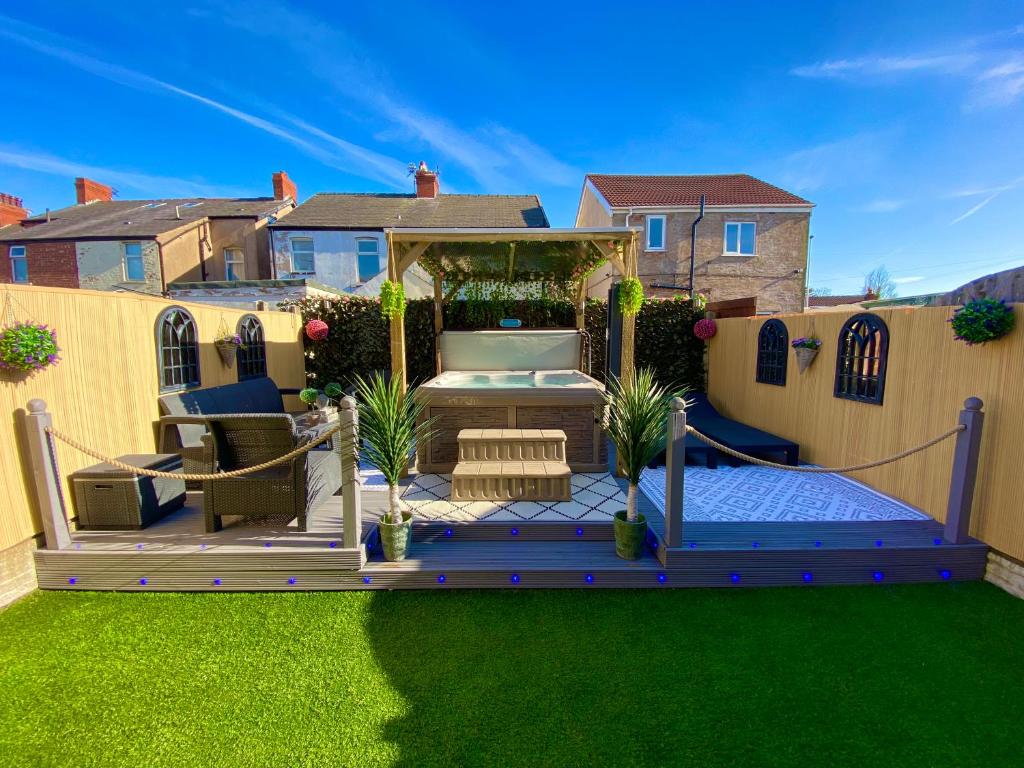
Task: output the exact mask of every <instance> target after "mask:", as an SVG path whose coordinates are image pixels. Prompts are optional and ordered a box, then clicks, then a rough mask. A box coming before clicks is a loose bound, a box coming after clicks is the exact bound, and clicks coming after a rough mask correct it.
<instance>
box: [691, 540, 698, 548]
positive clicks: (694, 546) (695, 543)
mask: <svg viewBox="0 0 1024 768" xmlns="http://www.w3.org/2000/svg"><path fill="white" fill-rule="evenodd" d="M696 548H697V542H696V541H691V542H690V549H696Z"/></svg>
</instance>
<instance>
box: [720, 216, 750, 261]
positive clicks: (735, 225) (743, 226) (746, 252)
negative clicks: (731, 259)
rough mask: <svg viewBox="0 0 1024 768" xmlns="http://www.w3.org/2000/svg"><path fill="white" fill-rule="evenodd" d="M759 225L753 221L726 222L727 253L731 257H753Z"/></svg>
mask: <svg viewBox="0 0 1024 768" xmlns="http://www.w3.org/2000/svg"><path fill="white" fill-rule="evenodd" d="M756 235H757V225H756V224H755V223H754V222H752V221H727V222H725V253H726V254H727V255H729V256H753V255H754V241H755V240H756Z"/></svg>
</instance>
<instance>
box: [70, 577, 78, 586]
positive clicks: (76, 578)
mask: <svg viewBox="0 0 1024 768" xmlns="http://www.w3.org/2000/svg"><path fill="white" fill-rule="evenodd" d="M77 583H78V577H77V576H72V577H71V578H70V579H68V584H72V585H74V584H77Z"/></svg>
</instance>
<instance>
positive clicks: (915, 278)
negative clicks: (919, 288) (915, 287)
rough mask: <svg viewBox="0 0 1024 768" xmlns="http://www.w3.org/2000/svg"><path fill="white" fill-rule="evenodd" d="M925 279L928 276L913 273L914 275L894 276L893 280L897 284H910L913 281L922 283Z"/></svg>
mask: <svg viewBox="0 0 1024 768" xmlns="http://www.w3.org/2000/svg"><path fill="white" fill-rule="evenodd" d="M925 279H927V278H926V277H925V276H924V275H913V276H912V277H894V278H892V281H893V283H895V284H896V285H910V284H911V283H920V282H921V281H922V280H925Z"/></svg>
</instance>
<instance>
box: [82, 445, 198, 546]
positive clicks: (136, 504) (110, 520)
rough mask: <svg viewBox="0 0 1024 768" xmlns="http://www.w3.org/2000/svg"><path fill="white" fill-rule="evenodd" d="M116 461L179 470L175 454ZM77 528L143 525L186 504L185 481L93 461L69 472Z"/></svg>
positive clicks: (122, 457)
mask: <svg viewBox="0 0 1024 768" xmlns="http://www.w3.org/2000/svg"><path fill="white" fill-rule="evenodd" d="M118 460H119V461H123V462H124V463H126V464H131V465H133V466H136V467H144V468H145V469H155V470H159V471H161V472H180V471H181V457H180V456H178V455H177V454H174V453H160V454H133V455H128V456H118ZM70 479H71V488H72V495H73V497H74V504H75V512H76V513H77V514H78V527H79V528H80V529H82V530H87V531H88V530H93V531H103V530H107V531H110V530H126V529H127V530H130V529H137V528H145V527H146V526H147V525H150V524H152V523H154V522H156V521H157V520H159V519H160V518H161V517H163V516H164V515H166V514H168V513H169V512H173V511H174V510H176V509H180V508H181V507H182V506H183V505H184V503H185V481H184V480H171V479H164V478H156V477H141V476H138V475H132V474H130V473H129V472H126V471H124V470H122V469H118V468H117V467H114V466H111V465H110V464H95V465H93V466H91V467H86V468H85V469H80V470H78V471H77V472H75V473H74V474H72V475H71V478H70Z"/></svg>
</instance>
